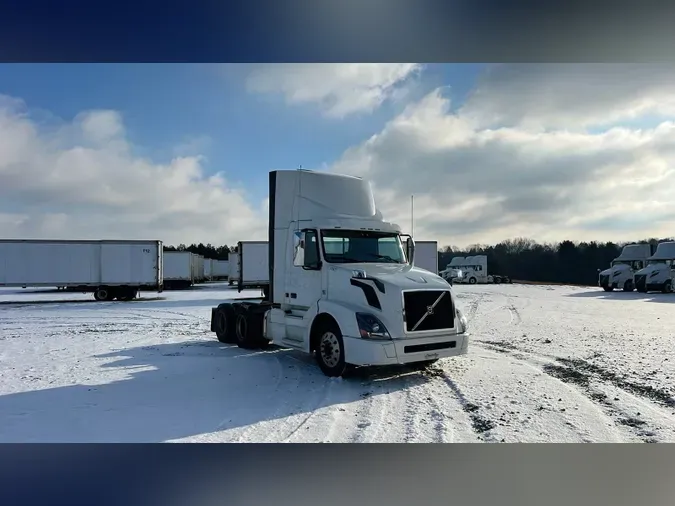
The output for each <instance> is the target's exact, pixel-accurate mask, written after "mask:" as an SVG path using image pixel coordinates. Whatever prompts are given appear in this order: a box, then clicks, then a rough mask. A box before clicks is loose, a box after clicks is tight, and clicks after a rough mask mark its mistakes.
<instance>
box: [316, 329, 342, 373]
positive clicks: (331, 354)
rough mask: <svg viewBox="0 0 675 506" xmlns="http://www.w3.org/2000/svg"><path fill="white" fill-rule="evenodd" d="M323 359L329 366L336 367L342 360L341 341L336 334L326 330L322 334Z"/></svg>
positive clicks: (321, 350)
mask: <svg viewBox="0 0 675 506" xmlns="http://www.w3.org/2000/svg"><path fill="white" fill-rule="evenodd" d="M320 352H321V360H323V363H324V364H326V365H327V366H328V367H335V366H337V365H338V363H339V362H340V342H339V341H338V338H337V336H336V335H335V334H333V333H332V332H326V333H325V334H324V335H323V336H321V343H320Z"/></svg>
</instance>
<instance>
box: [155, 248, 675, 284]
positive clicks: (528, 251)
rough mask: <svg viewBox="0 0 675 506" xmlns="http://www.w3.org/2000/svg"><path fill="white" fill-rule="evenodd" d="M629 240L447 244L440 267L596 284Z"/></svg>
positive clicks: (223, 256) (216, 253) (204, 251)
mask: <svg viewBox="0 0 675 506" xmlns="http://www.w3.org/2000/svg"><path fill="white" fill-rule="evenodd" d="M672 240H673V239H671V238H667V239H645V240H642V241H635V242H637V243H640V244H650V245H651V247H652V253H653V252H654V250H655V249H656V245H657V244H659V243H660V242H664V241H672ZM626 244H630V243H614V242H597V241H591V242H578V241H571V240H565V241H561V242H558V243H538V242H536V241H534V240H532V239H527V238H517V239H509V240H506V241H502V242H500V243H499V244H496V245H483V244H474V245H471V246H469V247H468V248H464V249H462V248H458V247H456V246H445V247H443V248H441V250H440V251H439V252H438V266H439V268H440V269H441V270H442V269H444V268H445V266H446V265H447V264H448V263H450V260H451V259H452V257H455V256H463V257H465V256H474V255H485V256H487V258H488V272H489V273H490V274H503V275H506V276H509V277H510V278H511V279H516V280H521V281H537V282H543V283H569V284H578V285H595V284H597V282H598V269H606V268H607V267H609V264H610V262H611V261H612V260H613V259H614V258H616V257H617V256H619V254H620V253H621V249H622V248H623V246H625V245H626ZM164 251H190V252H192V253H197V254H199V255H202V256H204V257H205V258H213V259H215V260H227V259H228V258H229V254H230V253H231V252H236V251H237V247H236V246H228V245H222V246H214V245H213V244H203V243H199V244H190V245H189V246H186V245H185V244H179V245H178V246H168V245H165V246H164Z"/></svg>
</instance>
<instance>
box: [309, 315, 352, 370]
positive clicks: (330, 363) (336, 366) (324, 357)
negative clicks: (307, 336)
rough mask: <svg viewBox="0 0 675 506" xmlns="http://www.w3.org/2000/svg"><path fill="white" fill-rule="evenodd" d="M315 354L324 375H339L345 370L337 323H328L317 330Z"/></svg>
mask: <svg viewBox="0 0 675 506" xmlns="http://www.w3.org/2000/svg"><path fill="white" fill-rule="evenodd" d="M315 355H316V361H317V363H318V364H319V368H320V369H321V371H322V372H323V373H324V374H325V375H326V376H329V377H339V376H342V375H343V374H344V373H345V372H346V371H347V363H346V362H345V345H344V340H343V339H342V332H340V329H339V328H338V326H337V325H335V324H328V325H326V326H324V327H323V328H322V329H321V330H320V331H319V338H318V341H317V345H316V350H315Z"/></svg>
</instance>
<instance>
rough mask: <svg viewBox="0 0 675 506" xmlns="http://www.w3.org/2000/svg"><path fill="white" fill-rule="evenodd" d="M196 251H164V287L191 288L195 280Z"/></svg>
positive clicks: (169, 288)
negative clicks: (194, 257) (194, 258)
mask: <svg viewBox="0 0 675 506" xmlns="http://www.w3.org/2000/svg"><path fill="white" fill-rule="evenodd" d="M193 256H194V253H190V252H189V251H165V252H164V260H163V263H164V288H165V289H166V290H174V289H181V288H189V287H191V286H192V285H193V284H194V282H195V278H194V268H193V265H194V260H193Z"/></svg>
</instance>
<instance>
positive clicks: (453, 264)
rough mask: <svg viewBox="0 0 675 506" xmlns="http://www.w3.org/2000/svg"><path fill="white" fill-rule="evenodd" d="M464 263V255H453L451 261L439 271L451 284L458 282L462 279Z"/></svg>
mask: <svg viewBox="0 0 675 506" xmlns="http://www.w3.org/2000/svg"><path fill="white" fill-rule="evenodd" d="M463 264H464V257H452V258H451V259H450V263H448V265H446V266H445V269H443V270H442V271H441V272H439V273H438V275H439V276H441V277H442V278H443V279H445V280H446V281H447V282H448V283H450V284H451V285H452V284H453V283H457V282H458V281H460V280H461V278H462V275H463V272H462V265H463Z"/></svg>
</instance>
